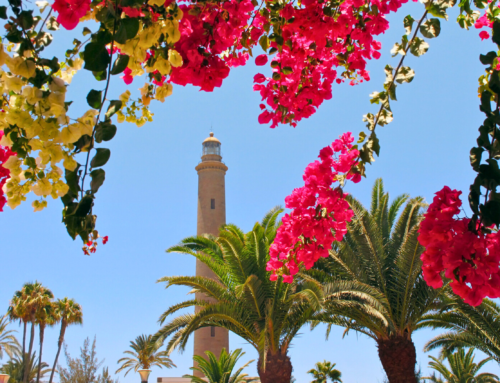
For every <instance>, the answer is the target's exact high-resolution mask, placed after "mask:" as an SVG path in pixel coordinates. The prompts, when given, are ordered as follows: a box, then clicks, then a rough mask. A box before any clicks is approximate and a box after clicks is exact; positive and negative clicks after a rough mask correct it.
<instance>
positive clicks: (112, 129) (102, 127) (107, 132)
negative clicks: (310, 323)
mask: <svg viewBox="0 0 500 383" xmlns="http://www.w3.org/2000/svg"><path fill="white" fill-rule="evenodd" d="M116 130H117V129H116V126H115V125H112V124H111V123H110V121H109V120H108V121H103V122H100V123H99V124H98V125H97V128H96V130H95V140H96V142H98V143H101V142H102V141H109V140H111V139H112V138H113V137H114V136H115V134H116Z"/></svg>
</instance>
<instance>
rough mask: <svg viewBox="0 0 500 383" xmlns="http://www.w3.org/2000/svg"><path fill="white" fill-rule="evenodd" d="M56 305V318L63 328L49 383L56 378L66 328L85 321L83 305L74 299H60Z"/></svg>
mask: <svg viewBox="0 0 500 383" xmlns="http://www.w3.org/2000/svg"><path fill="white" fill-rule="evenodd" d="M54 307H55V312H54V317H55V319H56V320H59V321H60V322H61V330H60V332H59V339H58V341H57V353H56V358H55V360H54V365H53V366H52V371H51V373H50V379H49V383H52V379H53V378H54V373H55V371H56V366H57V360H58V359H59V354H60V353H61V347H62V345H63V343H64V335H65V334H66V329H67V328H68V326H71V325H73V324H82V323H83V313H82V307H81V306H80V305H79V304H78V303H76V302H75V301H74V300H73V299H68V298H64V299H58V300H57V301H56V302H54Z"/></svg>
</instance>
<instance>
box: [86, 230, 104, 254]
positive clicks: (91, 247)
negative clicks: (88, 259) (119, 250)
mask: <svg viewBox="0 0 500 383" xmlns="http://www.w3.org/2000/svg"><path fill="white" fill-rule="evenodd" d="M99 238H101V240H102V244H103V245H105V244H106V243H108V239H109V238H108V236H107V235H105V236H104V237H101V236H100V235H99V233H98V232H97V230H94V232H93V233H90V235H89V239H88V241H87V242H86V243H85V244H84V245H83V247H82V250H83V254H85V255H90V254H94V253H95V252H96V251H97V245H98V244H99V243H98V242H97V240H98V239H99Z"/></svg>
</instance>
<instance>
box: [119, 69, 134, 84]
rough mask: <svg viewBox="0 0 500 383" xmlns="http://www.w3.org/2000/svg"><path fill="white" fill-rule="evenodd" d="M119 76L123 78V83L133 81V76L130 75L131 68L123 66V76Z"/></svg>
mask: <svg viewBox="0 0 500 383" xmlns="http://www.w3.org/2000/svg"><path fill="white" fill-rule="evenodd" d="M121 78H122V79H123V82H125V84H127V85H130V84H132V81H134V76H132V69H130V68H125V70H124V71H123V76H121Z"/></svg>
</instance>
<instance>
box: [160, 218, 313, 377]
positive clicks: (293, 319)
mask: <svg viewBox="0 0 500 383" xmlns="http://www.w3.org/2000/svg"><path fill="white" fill-rule="evenodd" d="M281 212H282V210H281V209H279V208H275V209H273V210H271V211H270V212H269V213H268V214H267V215H266V216H265V217H264V219H263V221H262V223H256V224H255V226H254V228H253V229H252V231H250V232H249V233H247V234H244V233H243V231H242V230H241V229H240V228H238V227H237V226H235V225H231V224H230V225H225V226H223V227H222V228H221V230H220V234H219V237H214V236H211V235H204V236H198V237H189V238H186V239H184V240H183V241H182V243H181V244H180V245H179V246H174V247H172V248H170V249H168V250H167V252H169V253H174V252H175V253H185V254H190V255H192V256H193V257H196V258H197V259H198V260H199V261H201V262H203V263H204V264H205V265H207V266H208V267H209V268H210V270H212V272H213V273H214V274H215V279H211V278H206V277H199V276H195V277H184V276H180V277H164V278H162V279H160V280H159V282H165V283H166V287H167V288H168V287H170V286H176V285H180V286H188V287H191V288H192V289H193V292H195V293H202V294H204V295H205V296H206V297H208V299H194V300H188V301H185V302H182V303H179V304H177V305H174V306H172V307H170V308H169V309H168V310H167V311H166V312H165V313H164V314H163V315H162V316H161V318H160V321H161V323H162V324H164V323H165V321H166V320H167V318H168V317H169V316H170V315H171V314H174V313H176V312H177V311H178V310H180V309H183V308H186V307H194V306H198V310H196V312H195V313H194V314H185V315H181V316H179V317H177V318H175V319H173V320H171V321H170V322H168V323H167V324H166V325H164V326H163V327H162V328H161V329H160V331H159V332H158V333H157V334H156V336H155V337H157V338H166V337H169V336H171V335H173V337H172V338H171V340H170V341H169V343H168V346H167V350H169V351H171V350H173V349H174V348H176V347H179V348H180V349H184V347H185V346H186V343H187V341H188V339H189V337H190V336H191V335H192V334H193V333H194V332H195V331H196V330H197V329H199V328H203V327H210V326H215V327H222V328H225V329H228V330H229V331H232V332H233V333H235V334H237V335H239V336H240V337H242V338H243V339H245V340H246V341H247V342H248V343H250V344H251V345H252V346H253V347H255V349H256V350H257V352H258V354H259V361H258V365H257V369H258V372H259V376H260V379H261V381H262V383H289V382H290V378H291V374H292V363H291V361H290V358H289V357H288V355H287V352H288V348H289V347H290V344H291V342H292V340H293V338H294V337H295V336H296V335H297V333H298V331H299V330H300V329H301V328H302V326H303V325H304V324H305V323H306V322H307V321H308V320H309V319H310V318H311V315H312V314H313V313H314V312H316V311H317V310H318V308H319V306H320V302H321V300H322V292H321V288H318V287H317V285H316V284H314V283H303V284H299V283H298V282H297V281H295V282H294V283H292V284H286V283H283V282H282V281H281V280H278V281H270V280H269V277H270V273H269V272H268V271H267V270H266V264H267V262H268V260H269V246H270V245H271V244H272V242H273V240H274V238H275V236H276V230H277V228H278V224H277V219H278V216H279V214H280V213H281Z"/></svg>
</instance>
